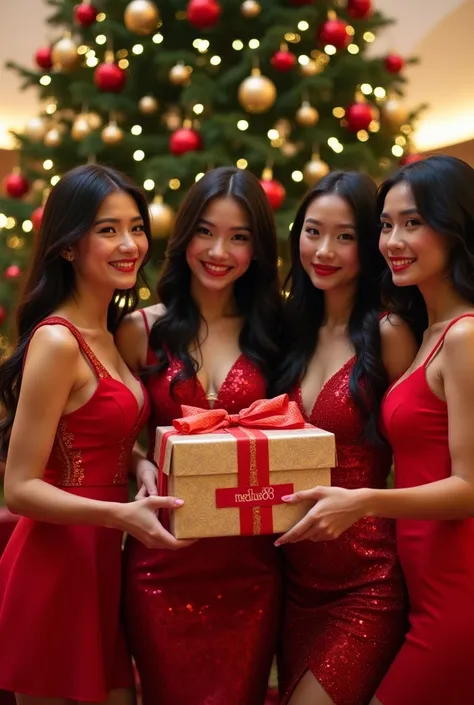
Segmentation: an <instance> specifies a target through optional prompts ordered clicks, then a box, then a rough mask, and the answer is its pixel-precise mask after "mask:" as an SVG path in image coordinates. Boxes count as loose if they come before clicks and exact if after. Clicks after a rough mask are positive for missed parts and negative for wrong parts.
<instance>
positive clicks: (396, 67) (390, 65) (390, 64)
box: [384, 54, 405, 73]
mask: <svg viewBox="0 0 474 705" xmlns="http://www.w3.org/2000/svg"><path fill="white" fill-rule="evenodd" d="M384 63H385V68H386V69H387V71H390V73H400V71H401V70H402V68H403V67H404V66H405V60H404V59H403V57H402V56H400V55H399V54H389V55H388V56H386V57H385V62H384Z"/></svg>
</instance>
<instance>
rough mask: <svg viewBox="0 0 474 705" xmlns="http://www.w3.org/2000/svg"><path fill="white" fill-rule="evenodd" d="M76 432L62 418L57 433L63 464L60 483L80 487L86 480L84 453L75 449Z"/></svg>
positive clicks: (59, 453) (58, 453)
mask: <svg viewBox="0 0 474 705" xmlns="http://www.w3.org/2000/svg"><path fill="white" fill-rule="evenodd" d="M73 443H74V434H73V433H71V432H70V431H68V428H67V423H66V421H65V420H64V419H62V420H61V421H60V422H59V424H58V430H57V433H56V441H55V445H56V452H57V455H58V456H59V460H60V462H61V464H62V466H63V471H62V475H61V479H60V482H59V484H60V485H62V486H63V487H78V486H80V485H82V483H83V482H84V468H83V465H82V453H81V451H80V450H74V449H73V447H72V446H73Z"/></svg>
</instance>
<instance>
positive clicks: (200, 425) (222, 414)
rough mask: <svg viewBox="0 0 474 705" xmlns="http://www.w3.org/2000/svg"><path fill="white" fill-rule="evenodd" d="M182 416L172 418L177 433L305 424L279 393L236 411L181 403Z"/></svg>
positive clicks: (295, 426)
mask: <svg viewBox="0 0 474 705" xmlns="http://www.w3.org/2000/svg"><path fill="white" fill-rule="evenodd" d="M181 411H182V413H183V417H182V418H180V419H175V420H174V421H173V426H174V427H175V429H176V430H177V431H178V433H182V434H188V433H214V431H219V430H221V429H227V428H229V427H230V426H245V427H246V428H258V429H263V430H270V429H278V428H285V429H292V428H304V426H305V421H304V418H303V417H302V415H301V412H300V410H299V408H298V405H297V403H296V402H294V401H290V400H289V399H288V395H287V394H281V395H280V396H279V397H275V398H274V399H259V400H258V401H254V403H253V404H251V405H250V406H249V407H248V409H242V411H239V413H238V414H229V413H228V412H227V411H226V410H225V409H199V408H197V407H195V406H182V407H181Z"/></svg>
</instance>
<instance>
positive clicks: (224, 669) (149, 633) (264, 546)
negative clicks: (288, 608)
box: [125, 350, 280, 705]
mask: <svg viewBox="0 0 474 705" xmlns="http://www.w3.org/2000/svg"><path fill="white" fill-rule="evenodd" d="M147 363H148V364H155V363H156V359H155V356H154V354H153V352H152V351H151V350H148V355H147ZM181 369H182V366H181V363H180V362H179V361H177V360H174V361H173V362H172V364H171V365H170V367H169V368H168V369H167V370H166V372H165V373H163V374H160V375H155V376H153V377H151V379H150V380H149V383H148V391H149V394H150V398H151V403H152V416H151V420H150V424H149V430H150V433H149V449H150V456H152V454H153V446H154V440H155V429H156V426H159V425H170V424H171V422H172V421H173V419H174V418H178V417H179V416H181V408H180V404H190V405H192V406H196V407H200V408H203V409H207V408H209V403H208V400H207V398H206V394H205V392H204V390H203V388H202V386H201V385H200V384H199V382H198V381H196V382H194V380H188V381H186V382H182V383H178V384H177V385H176V387H175V389H176V396H177V400H176V401H175V400H174V399H173V398H172V396H171V394H170V383H171V381H172V379H173V378H174V377H175V376H176V375H177V374H178V373H179V372H180V371H181ZM264 396H265V382H264V379H263V377H262V375H261V373H260V372H259V371H258V370H257V369H256V368H255V366H254V365H253V364H252V363H251V362H249V360H248V359H246V358H245V357H244V356H243V355H241V356H240V357H239V358H238V360H237V361H236V362H235V364H234V365H233V367H232V369H231V370H230V371H229V373H228V375H227V378H226V380H225V382H224V383H223V385H222V387H221V389H220V391H219V394H218V396H217V400H216V402H215V404H214V408H220V409H222V408H224V409H227V411H228V412H229V413H232V414H235V413H237V412H238V411H240V410H241V409H243V408H246V407H247V406H249V405H250V404H251V403H252V402H254V401H256V400H257V399H260V398H262V397H264ZM273 541H274V539H273V538H272V537H271V536H256V537H240V536H239V537H226V538H213V539H201V540H200V541H198V542H197V543H195V544H193V545H192V546H190V547H188V548H185V549H182V550H178V551H176V552H173V551H166V550H156V549H147V548H145V547H144V546H143V545H142V544H140V543H139V542H137V541H135V540H133V539H128V540H127V545H126V551H125V554H126V563H125V586H126V588H125V621H126V630H127V635H128V637H129V642H130V645H131V649H132V654H133V656H134V658H135V660H136V663H137V668H138V671H139V674H140V680H141V684H142V692H143V705H262V704H263V702H264V700H265V692H266V689H267V683H268V675H269V670H270V666H271V661H272V657H273V654H274V653H275V650H276V635H277V629H278V619H279V613H280V601H279V597H280V590H279V588H280V567H279V564H278V554H277V551H276V549H275V548H274V546H273Z"/></svg>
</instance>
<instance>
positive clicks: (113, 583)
mask: <svg viewBox="0 0 474 705" xmlns="http://www.w3.org/2000/svg"><path fill="white" fill-rule="evenodd" d="M40 325H62V326H66V327H67V328H68V329H69V330H70V331H71V333H72V334H73V335H74V337H75V338H76V340H77V342H78V343H79V346H80V348H81V351H82V354H83V355H84V356H85V357H86V358H87V360H88V361H89V362H90V364H91V366H92V368H93V369H94V371H95V373H96V375H97V377H98V385H97V388H96V390H95V392H94V394H93V395H92V397H91V398H90V399H89V400H88V401H87V402H86V403H85V404H84V405H83V406H81V407H80V408H79V409H76V410H74V411H72V412H71V413H69V414H65V415H64V416H62V418H61V420H60V422H59V425H58V430H57V433H56V437H55V440H54V445H53V449H52V452H51V456H50V458H49V460H48V463H47V467H46V469H45V474H44V479H45V480H46V481H47V482H49V483H51V484H53V485H55V486H57V487H60V488H61V489H63V490H65V491H66V492H70V493H72V494H75V495H78V496H81V497H88V498H91V499H98V500H105V501H113V502H126V501H127V500H128V483H127V476H128V464H129V458H130V453H131V450H132V448H133V444H134V443H135V440H136V437H137V434H138V432H139V430H140V427H141V426H142V424H143V423H144V422H145V420H146V417H147V413H148V402H147V395H146V393H144V405H143V407H142V408H141V409H139V407H138V402H137V399H136V398H135V396H134V395H133V393H132V392H131V391H130V389H128V387H126V386H125V385H124V384H122V383H121V382H119V381H118V380H115V379H113V378H112V377H111V376H110V375H109V373H108V372H107V370H106V369H105V368H104V367H103V365H102V364H101V363H100V362H99V360H98V359H97V358H96V356H95V355H94V353H93V352H92V350H91V349H90V348H89V346H88V345H87V343H86V342H85V340H84V339H83V337H82V336H81V334H80V333H79V331H78V330H77V329H76V328H75V327H74V326H73V325H72V324H71V323H69V321H66V320H65V319H63V318H58V317H51V318H48V319H45V320H44V321H43V322H42V323H41V324H40ZM45 403H47V399H45ZM25 442H28V439H25ZM121 542H122V532H121V531H118V530H116V529H109V528H105V527H98V526H75V525H63V524H49V523H46V522H43V521H35V520H32V519H27V518H24V517H23V518H21V519H20V520H19V522H18V524H17V526H16V528H15V530H14V532H13V534H12V536H11V538H10V541H9V543H8V545H7V547H6V549H5V552H4V553H3V555H2V557H1V559H0V644H1V658H0V688H3V689H5V690H11V691H15V692H17V693H22V694H25V695H30V696H35V697H43V698H46V697H55V698H68V699H71V700H74V701H75V700H79V701H86V702H87V701H93V702H100V701H104V700H106V698H107V695H108V693H109V691H110V690H113V689H115V688H128V687H132V686H133V677H132V669H131V659H130V656H129V654H128V652H127V649H126V646H125V639H124V635H123V628H122V625H121V620H120V614H119V611H120V582H121Z"/></svg>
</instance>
